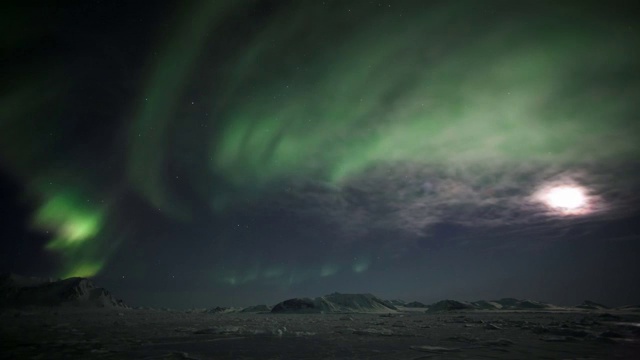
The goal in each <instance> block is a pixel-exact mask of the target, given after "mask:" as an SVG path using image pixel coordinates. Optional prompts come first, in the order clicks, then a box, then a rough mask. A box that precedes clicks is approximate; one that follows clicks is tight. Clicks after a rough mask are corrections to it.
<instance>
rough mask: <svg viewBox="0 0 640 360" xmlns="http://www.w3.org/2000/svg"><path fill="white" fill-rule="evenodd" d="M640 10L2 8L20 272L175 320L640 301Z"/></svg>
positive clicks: (306, 5)
mask: <svg viewBox="0 0 640 360" xmlns="http://www.w3.org/2000/svg"><path fill="white" fill-rule="evenodd" d="M632 7H633V6H632V4H631V3H627V2H622V1H614V2H610V3H606V4H605V3H601V2H594V1H588V2H580V3H578V2H573V1H559V2H547V1H519V2H510V1H493V0H492V1H486V2H482V1H431V2H417V1H393V2H376V1H299V2H294V1H257V0H255V1H212V2H208V1H203V2H180V3H176V4H173V5H159V4H156V5H154V6H153V7H152V8H149V7H147V6H145V5H143V4H127V5H122V4H119V5H116V4H105V3H102V2H99V1H96V2H86V3H82V4H75V5H66V6H60V7H56V6H52V5H42V6H41V7H37V6H32V7H24V6H21V5H15V6H8V7H7V9H8V11H7V12H6V13H5V14H3V15H0V20H1V21H0V22H2V23H3V25H2V26H3V27H4V28H3V31H2V33H3V35H2V48H3V50H2V54H3V57H2V58H3V59H4V60H5V62H7V64H8V66H5V68H8V69H11V72H10V73H9V74H8V75H7V76H6V78H7V80H6V81H3V85H2V92H1V93H0V169H1V170H2V176H3V178H4V179H6V180H5V183H6V185H3V189H6V190H3V196H4V195H5V194H9V195H7V197H8V198H10V199H11V200H10V201H3V211H5V212H12V213H19V214H20V215H14V216H15V217H16V218H18V221H17V224H13V225H12V226H7V227H6V228H7V229H11V230H6V231H5V232H3V233H2V236H3V237H5V238H4V239H3V241H4V242H5V243H4V244H3V247H4V249H3V253H4V254H7V255H3V257H2V262H3V263H2V265H3V266H2V270H3V271H4V270H7V271H17V272H29V271H31V272H37V273H38V274H41V275H47V276H63V277H67V276H95V277H97V278H98V279H100V280H101V281H103V282H104V283H106V284H107V285H109V288H112V289H113V290H114V291H119V293H122V294H123V296H129V297H130V298H133V299H134V301H140V302H145V301H146V302H150V303H154V302H155V303H154V304H161V305H162V304H166V305H167V306H201V305H204V304H205V303H207V304H208V303H211V302H221V303H225V302H232V301H235V302H241V303H242V302H245V303H247V305H252V299H255V298H256V297H260V298H264V299H265V300H264V301H266V302H268V301H271V299H272V298H273V299H280V298H281V297H282V294H287V295H295V296H302V295H309V296H317V295H319V294H322V293H324V292H327V293H328V292H332V291H347V292H355V291H364V292H373V293H376V294H380V296H383V297H384V296H389V297H405V296H409V297H413V298H417V299H424V300H425V301H426V300H427V299H436V298H439V297H443V296H445V297H454V296H459V297H462V298H465V297H469V298H470V300H476V298H482V297H485V296H486V297H492V298H493V297H496V298H497V297H500V296H514V297H530V298H536V299H539V300H549V301H555V302H563V301H575V300H576V299H574V297H577V298H578V299H577V300H582V298H587V297H588V298H590V299H594V300H599V299H602V300H601V301H603V302H608V301H610V302H615V301H638V300H640V292H638V290H633V291H631V290H629V289H628V288H627V287H628V286H626V285H629V284H633V283H634V281H636V282H637V281H638V280H640V267H639V265H637V264H638V262H637V261H636V260H635V257H637V254H639V253H640V238H639V236H640V235H639V232H638V231H639V230H640V228H639V227H638V226H637V225H634V224H635V223H636V220H637V219H638V214H639V213H638V205H639V204H640V196H638V190H639V185H640V172H639V170H640V168H639V167H638V160H640V142H639V141H638V139H640V122H639V120H638V113H639V111H638V110H639V105H638V104H640V76H639V74H640V73H639V70H638V69H640V46H638V44H640V28H638V26H637V21H635V18H634V16H633V11H632V10H631V9H632ZM27 24H32V26H31V25H30V26H27ZM3 184H4V183H3ZM558 188H560V189H564V188H570V189H579V191H580V194H581V196H584V201H582V200H581V201H578V202H575V201H574V203H575V204H576V205H575V206H574V207H573V208H571V209H569V210H567V209H566V208H563V206H562V202H561V201H560V204H561V205H559V206H555V207H554V206H548V201H547V203H545V201H544V200H542V199H546V198H545V196H547V195H544V194H549V192H551V193H553V191H554V190H553V189H558ZM16 193H17V194H18V195H16ZM582 194H583V195H582ZM556 202H557V201H556ZM572 206H573V205H572ZM8 219H11V218H8ZM634 254H635V256H634ZM593 281H598V282H599V283H598V284H596V285H594V284H593ZM625 284H626V285H625ZM566 288H571V289H572V292H571V293H570V294H569V293H566V292H565V293H563V291H564V290H565V289H566ZM158 299H164V300H158ZM163 301H164V302H163ZM264 301H263V302H264Z"/></svg>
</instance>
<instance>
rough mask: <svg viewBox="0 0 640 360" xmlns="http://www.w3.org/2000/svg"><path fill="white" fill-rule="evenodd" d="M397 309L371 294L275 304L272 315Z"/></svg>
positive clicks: (303, 299)
mask: <svg viewBox="0 0 640 360" xmlns="http://www.w3.org/2000/svg"><path fill="white" fill-rule="evenodd" d="M396 310H397V308H396V307H395V306H393V305H391V304H389V303H388V302H385V301H384V300H381V299H379V298H377V297H375V296H373V295H371V294H340V293H333V294H330V295H325V296H320V297H317V298H315V299H310V298H295V299H289V300H285V301H283V302H281V303H278V304H276V305H275V306H274V307H273V309H271V312H272V313H372V312H373V313H376V312H377V313H379V312H385V313H388V312H395V311H396Z"/></svg>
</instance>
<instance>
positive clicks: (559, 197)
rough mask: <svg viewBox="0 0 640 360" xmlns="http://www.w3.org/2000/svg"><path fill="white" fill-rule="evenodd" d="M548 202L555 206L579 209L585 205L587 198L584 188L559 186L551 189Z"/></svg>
mask: <svg viewBox="0 0 640 360" xmlns="http://www.w3.org/2000/svg"><path fill="white" fill-rule="evenodd" d="M546 198H547V199H546V200H547V204H548V205H549V206H551V207H554V208H563V209H569V210H573V209H578V208H580V207H582V206H584V205H585V204H586V202H587V198H586V196H585V195H584V192H583V191H582V189H580V188H577V187H572V186H558V187H554V188H552V189H550V190H549V193H548V194H547V196H546Z"/></svg>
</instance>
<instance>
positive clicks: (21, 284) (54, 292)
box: [0, 274, 127, 308]
mask: <svg viewBox="0 0 640 360" xmlns="http://www.w3.org/2000/svg"><path fill="white" fill-rule="evenodd" d="M0 292H1V293H2V296H1V297H0V306H1V307H20V306H86V307H123V308H126V307H127V306H126V305H125V304H124V303H123V302H122V300H119V299H116V298H114V297H113V296H112V295H111V294H110V293H109V292H108V291H107V290H106V289H104V288H99V287H96V286H94V285H93V283H92V282H91V281H90V280H89V279H86V278H79V277H73V278H68V279H64V280H53V279H40V278H33V277H24V276H19V275H15V274H3V275H0Z"/></svg>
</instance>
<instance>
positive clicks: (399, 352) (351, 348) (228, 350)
mask: <svg viewBox="0 0 640 360" xmlns="http://www.w3.org/2000/svg"><path fill="white" fill-rule="evenodd" d="M0 324H2V325H1V326H0V338H2V339H3V340H2V345H1V348H0V357H1V358H2V359H640V314H638V313H634V312H624V311H615V310H612V311H575V310H572V311H513V312H511V311H503V312H496V311H462V312H448V313H437V314H428V313H424V312H423V311H400V312H397V313H389V314H385V313H373V314H372V313H370V314H272V313H223V314H211V313H203V312H183V311H162V310H139V309H122V308H104V309H85V308H73V307H60V308H37V307H33V308H27V309H24V308H23V309H4V310H2V312H1V313H0Z"/></svg>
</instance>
